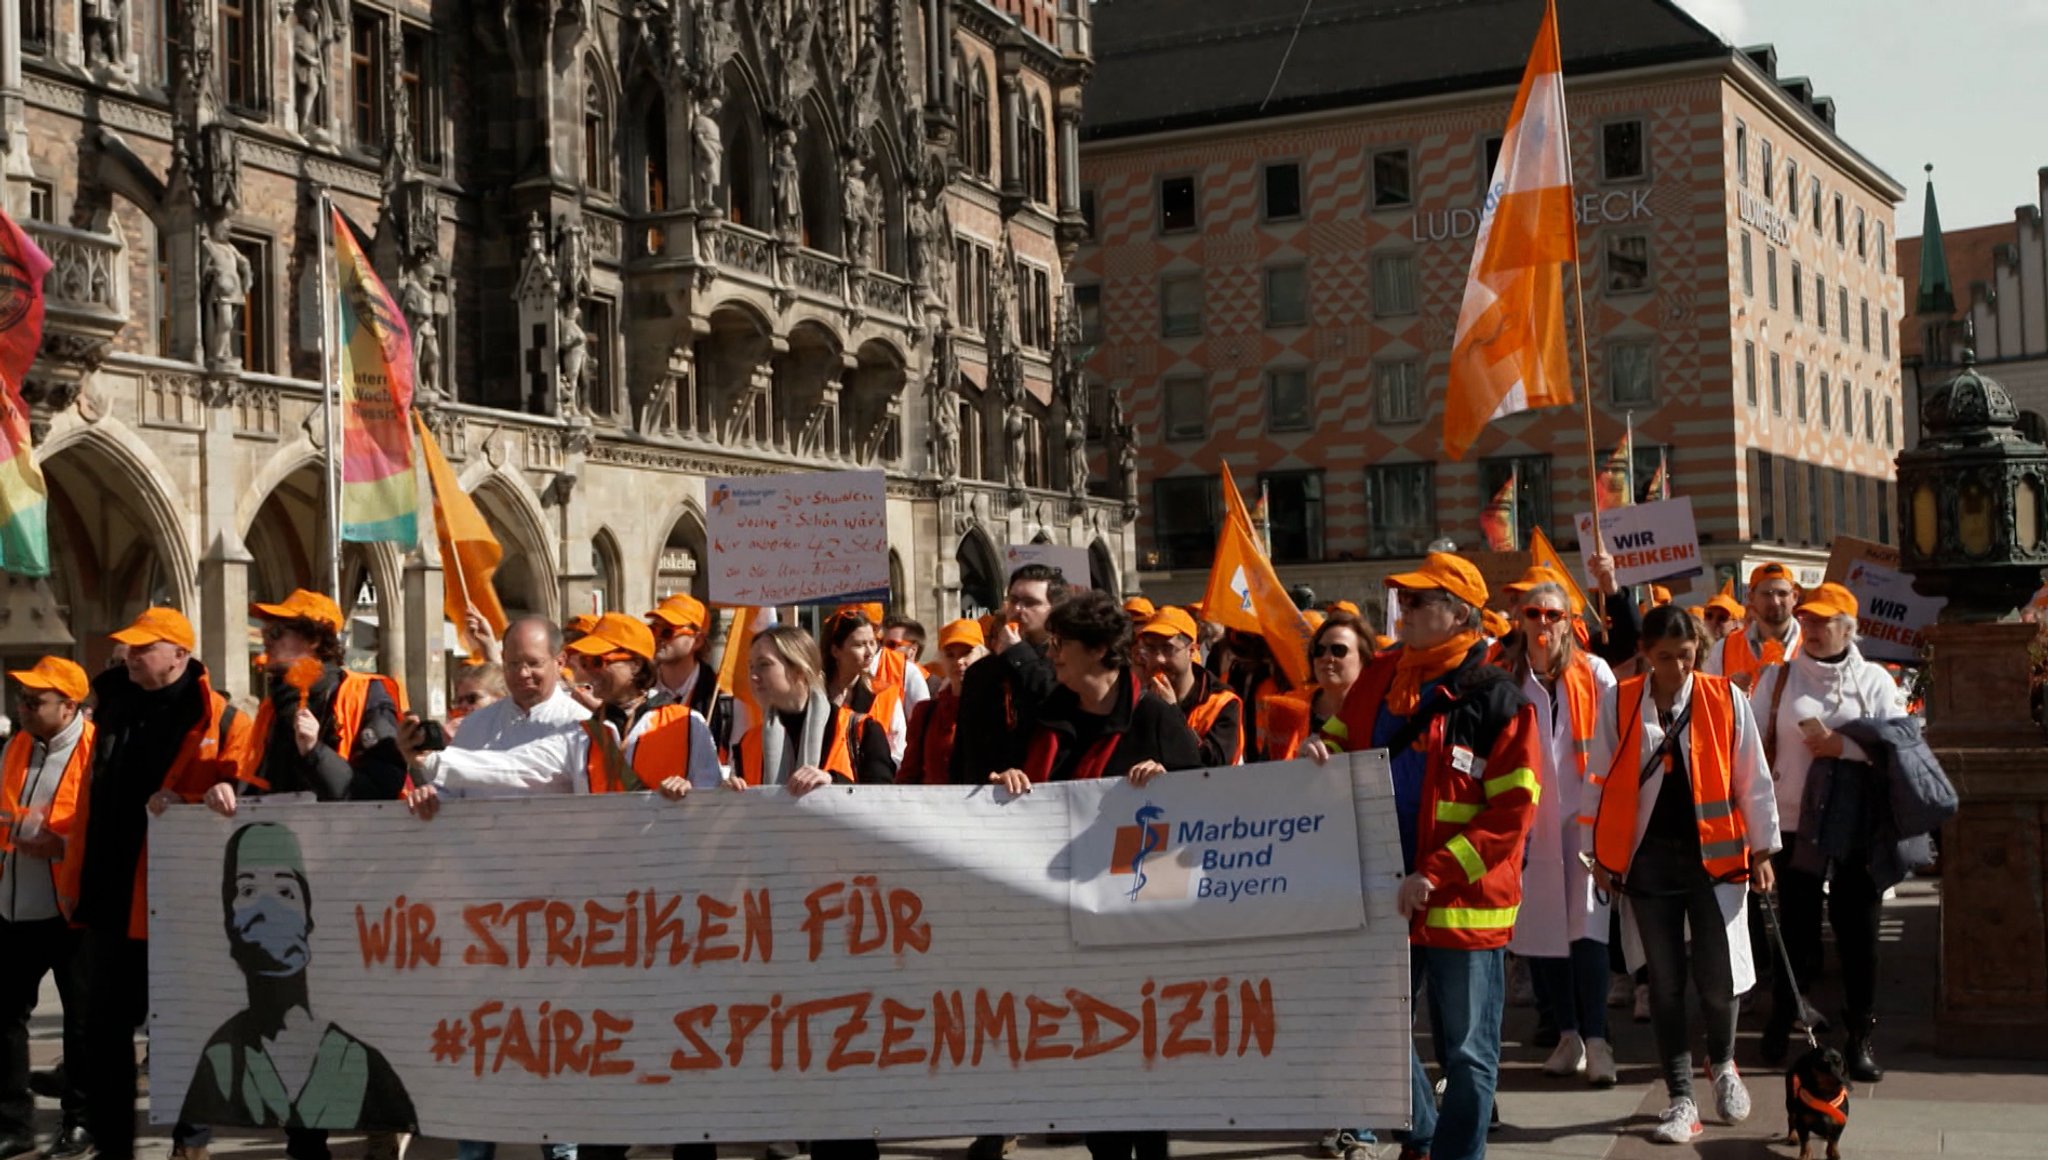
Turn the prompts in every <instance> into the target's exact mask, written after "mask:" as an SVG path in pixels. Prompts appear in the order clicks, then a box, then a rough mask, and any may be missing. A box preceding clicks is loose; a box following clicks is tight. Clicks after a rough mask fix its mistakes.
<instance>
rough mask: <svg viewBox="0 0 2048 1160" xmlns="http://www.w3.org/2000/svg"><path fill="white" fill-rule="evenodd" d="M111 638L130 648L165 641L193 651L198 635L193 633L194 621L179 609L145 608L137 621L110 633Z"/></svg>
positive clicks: (143, 646)
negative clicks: (188, 618) (187, 618)
mask: <svg viewBox="0 0 2048 1160" xmlns="http://www.w3.org/2000/svg"><path fill="white" fill-rule="evenodd" d="M109 639H111V640H113V641H115V642H116V643H118V644H125V645H127V646H128V647H129V648H145V647H147V646H149V645H153V644H155V643H157V642H158V641H164V642H167V643H170V644H174V645H177V646H178V647H179V648H181V649H184V650H185V651H186V652H191V651H192V648H193V645H194V643H195V642H196V640H197V637H195V636H194V635H193V632H192V622H191V621H189V620H186V619H185V614H184V613H182V612H179V611H178V610H177V609H175V608H145V609H143V610H142V615H141V616H138V617H136V618H135V623H133V624H131V625H129V626H128V627H127V628H124V629H122V630H121V631H119V632H116V633H112V634H110V636H109Z"/></svg>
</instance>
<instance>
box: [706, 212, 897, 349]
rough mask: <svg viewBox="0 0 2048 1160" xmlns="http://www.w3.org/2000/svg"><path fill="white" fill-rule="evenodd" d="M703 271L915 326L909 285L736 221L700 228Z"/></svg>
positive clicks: (791, 298) (789, 298)
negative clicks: (738, 223)
mask: <svg viewBox="0 0 2048 1160" xmlns="http://www.w3.org/2000/svg"><path fill="white" fill-rule="evenodd" d="M698 233H699V237H700V239H701V241H700V245H699V247H698V249H697V259H698V262H699V264H700V269H706V270H707V271H708V272H709V273H710V274H711V275H712V276H715V277H728V278H732V279H734V280H735V281H738V282H741V283H745V284H748V285H751V286H754V287H755V288H757V289H760V290H764V291H767V292H769V293H771V294H774V295H776V296H778V297H779V298H781V299H783V300H784V301H786V302H788V301H795V300H797V299H803V300H806V301H810V302H815V303H818V304H819V305H824V306H831V307H837V308H840V309H844V310H849V311H853V312H856V313H859V314H863V315H873V316H875V317H878V318H883V319H887V320H890V321H893V322H898V323H901V324H903V325H905V326H909V327H914V326H915V325H916V324H917V321H918V320H917V318H916V316H915V306H916V300H915V295H914V294H913V293H912V287H911V284H910V282H909V280H907V279H904V278H899V277H897V276H896V275H894V274H888V273H884V272H882V271H879V270H870V269H864V268H861V267H858V266H855V265H854V264H853V263H851V262H848V261H847V260H846V259H844V258H840V257H837V256H835V255H832V254H827V253H824V252H822V251H819V250H813V249H808V248H806V247H802V246H792V245H789V244H787V243H784V242H778V241H777V240H775V239H774V238H772V237H770V236H768V235H767V234H764V233H761V232H760V231H758V230H753V229H749V228H747V227H746V226H741V225H735V224H733V223H732V222H725V221H721V222H707V223H699V226H698Z"/></svg>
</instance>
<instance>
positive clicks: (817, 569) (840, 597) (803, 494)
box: [704, 471, 889, 607]
mask: <svg viewBox="0 0 2048 1160" xmlns="http://www.w3.org/2000/svg"><path fill="white" fill-rule="evenodd" d="M704 490H705V501H704V510H705V512H706V517H705V529H704V530H705V535H706V538H707V539H709V541H710V546H711V602H712V603H713V604H724V605H752V606H756V607H761V606H767V605H776V604H826V603H837V602H841V601H853V600H887V599H888V598H889V524H888V515H887V513H886V512H885V511H884V510H883V506H884V480H883V476H882V473H881V472H879V471H807V472H797V473H794V474H790V475H756V476H741V477H739V478H736V479H711V480H706V481H705V484H704Z"/></svg>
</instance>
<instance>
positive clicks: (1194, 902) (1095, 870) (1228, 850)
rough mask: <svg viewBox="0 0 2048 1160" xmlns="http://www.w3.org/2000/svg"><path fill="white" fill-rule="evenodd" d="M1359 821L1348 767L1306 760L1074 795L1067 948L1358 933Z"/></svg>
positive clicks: (1072, 791) (1106, 785)
mask: <svg viewBox="0 0 2048 1160" xmlns="http://www.w3.org/2000/svg"><path fill="white" fill-rule="evenodd" d="M1378 752H1380V751H1378V750H1375V751H1374V753H1375V754H1377V753H1378ZM1360 760H1361V761H1371V760H1372V757H1370V756H1367V757H1361V758H1360ZM1240 774H1242V776H1240ZM1354 810H1355V807H1354V806H1353V804H1352V800H1351V771H1350V769H1349V768H1347V767H1345V766H1342V765H1336V764H1332V765H1326V766H1318V765H1316V764H1315V763H1314V762H1311V761H1289V762H1279V763H1275V764H1271V765H1261V766H1257V767H1256V768H1254V769H1249V770H1242V771H1241V770H1236V769H1230V770H1216V771H1213V776H1212V775H1211V774H1210V773H1207V772H1205V773H1204V774H1203V775H1202V776H1200V777H1177V778H1168V779H1163V780H1160V781H1156V782H1154V783H1152V784H1151V785H1148V786H1146V787H1145V788H1143V789H1138V788H1135V787H1133V786H1132V785H1131V784H1130V783H1129V782H1126V781H1124V780H1123V779H1122V778H1116V779H1113V780H1109V781H1094V782H1080V783H1076V784H1075V785H1073V786H1072V787H1071V788H1069V789H1068V791H1067V825H1068V827H1069V830H1070V831H1071V833H1072V836H1073V850H1074V866H1075V871H1074V873H1073V875H1072V883H1071V886H1072V890H1073V899H1074V941H1076V942H1078V943H1080V944H1082V945H1083V946H1123V945H1127V944H1131V943H1185V942H1204V941H1209V940H1212V939H1243V938H1270V937H1274V936H1277V935H1289V934H1305V933H1307V932H1310V931H1325V930H1353V929H1356V928H1358V927H1361V926H1363V925H1365V899H1364V893H1363V891H1362V890H1361V888H1360V884H1359V877H1358V874H1357V872H1356V870H1355V868H1354V867H1353V866H1352V863H1353V862H1354V861H1356V852H1357V850H1358V820H1357V818H1356V816H1355V813H1354Z"/></svg>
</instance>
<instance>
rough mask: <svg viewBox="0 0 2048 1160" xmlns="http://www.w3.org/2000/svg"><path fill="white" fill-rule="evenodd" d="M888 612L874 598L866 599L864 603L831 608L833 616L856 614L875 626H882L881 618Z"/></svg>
mask: <svg viewBox="0 0 2048 1160" xmlns="http://www.w3.org/2000/svg"><path fill="white" fill-rule="evenodd" d="M888 614H889V612H888V610H887V609H885V608H883V607H882V604H881V602H880V601H875V600H871V601H868V602H867V603H865V604H842V605H840V606H839V607H837V608H835V609H833V610H832V615H833V617H834V618H837V617H841V616H849V615H850V616H858V617H860V618H861V619H862V620H865V621H867V622H868V623H869V624H872V625H874V626H875V627H877V628H880V627H881V626H882V618H883V617H885V616H887V615H888Z"/></svg>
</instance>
